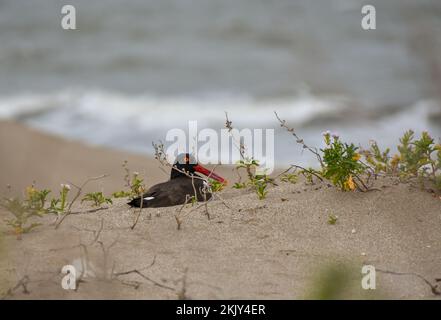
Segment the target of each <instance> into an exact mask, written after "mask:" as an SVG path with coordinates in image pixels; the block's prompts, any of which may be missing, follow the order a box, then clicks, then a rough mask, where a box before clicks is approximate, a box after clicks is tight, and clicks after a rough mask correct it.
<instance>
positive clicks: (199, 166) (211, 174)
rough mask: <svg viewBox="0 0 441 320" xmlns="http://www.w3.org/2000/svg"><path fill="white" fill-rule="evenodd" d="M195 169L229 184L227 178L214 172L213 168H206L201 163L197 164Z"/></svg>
mask: <svg viewBox="0 0 441 320" xmlns="http://www.w3.org/2000/svg"><path fill="white" fill-rule="evenodd" d="M194 170H195V171H196V172H199V173H202V174H203V175H205V176H207V177H208V178H210V179H214V180H216V181H219V182H220V183H223V184H227V180H225V179H224V178H222V177H221V176H219V175H217V174H216V173H214V172H213V171H211V170H208V169H207V168H204V167H203V166H201V165H200V164H198V165H196V166H195V167H194Z"/></svg>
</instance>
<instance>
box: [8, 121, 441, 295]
mask: <svg viewBox="0 0 441 320" xmlns="http://www.w3.org/2000/svg"><path fill="white" fill-rule="evenodd" d="M0 132H1V139H0V150H1V154H2V156H1V163H0V165H1V168H2V169H1V173H0V177H1V180H0V181H1V183H2V184H5V183H11V184H12V185H13V186H14V188H22V187H24V186H25V185H27V184H28V181H29V180H33V179H35V180H37V181H38V184H39V185H41V186H42V187H43V186H44V187H57V186H58V184H59V183H60V182H65V181H67V180H70V179H77V180H81V179H83V178H85V177H87V176H94V175H99V174H101V173H108V172H112V176H111V177H109V178H108V179H107V180H104V181H102V182H100V183H99V184H100V185H99V187H100V188H103V189H104V190H106V191H107V190H109V189H112V190H111V191H114V190H113V189H114V188H116V187H118V186H121V180H122V176H123V173H122V170H121V168H120V164H121V162H122V161H123V160H124V159H128V160H129V162H130V163H133V168H134V169H136V170H138V171H140V172H141V173H142V172H143V170H145V172H148V176H149V177H150V179H151V181H152V183H153V182H157V181H159V180H163V179H166V178H167V177H165V174H164V173H162V171H161V170H158V169H157V165H156V163H155V162H154V161H153V160H149V159H145V158H143V157H139V156H133V155H127V154H122V153H119V152H115V151H109V150H104V149H96V148H89V147H85V146H82V145H81V144H78V143H73V142H65V141H63V140H60V139H57V138H53V137H48V136H46V135H43V134H39V133H35V132H33V131H32V130H28V129H23V128H21V127H20V126H17V125H15V124H10V123H1V124H0ZM91 159H93V160H92V161H91ZM155 168H156V169H155ZM120 171H121V173H120V175H119V176H118V174H119V173H118V174H115V175H113V172H120ZM223 174H226V175H228V174H229V175H230V176H229V178H230V179H232V177H231V172H229V170H227V169H225V172H223ZM149 181H150V180H149ZM376 186H377V187H378V188H379V189H381V191H372V192H368V193H343V192H340V191H338V190H336V189H335V188H330V187H328V186H327V185H326V184H316V185H312V186H311V185H307V184H305V183H304V182H302V181H300V182H298V183H297V184H290V183H280V184H279V186H275V187H271V188H270V190H269V193H268V197H267V199H265V200H262V201H259V200H258V199H257V197H256V195H255V194H254V193H252V192H248V191H237V190H232V189H227V190H225V191H223V192H221V193H220V195H221V196H222V198H223V199H224V201H221V200H219V199H215V200H213V201H211V202H209V203H208V206H207V208H208V213H209V217H208V216H207V214H206V211H205V206H201V207H197V206H195V207H191V206H188V207H185V208H181V207H171V208H162V209H143V211H142V213H141V216H140V219H139V221H138V224H137V225H136V227H135V228H134V229H133V230H132V229H131V228H130V226H131V225H132V224H133V221H134V219H135V217H136V212H135V211H134V210H133V209H130V208H129V207H128V206H126V205H125V201H124V200H117V201H116V202H115V203H114V204H113V205H111V206H110V207H109V208H108V209H104V210H100V211H96V212H88V210H90V209H91V208H90V207H87V206H86V205H85V204H84V205H80V204H79V205H78V206H76V207H75V210H74V211H75V212H79V213H77V214H72V215H70V216H69V217H67V218H66V219H65V220H64V222H63V223H62V224H61V226H60V227H59V228H58V229H55V228H54V226H53V225H51V222H53V220H54V217H53V216H50V217H46V218H44V219H43V221H44V225H43V226H41V227H39V228H37V229H35V230H34V231H33V232H31V233H29V234H25V235H24V236H23V239H22V240H16V238H15V236H14V235H11V234H9V233H8V232H7V227H6V226H4V224H2V225H1V229H2V231H4V232H6V233H5V234H4V235H3V239H2V245H1V251H0V252H1V253H0V254H1V260H0V274H1V275H2V276H1V277H3V278H2V279H1V282H0V283H1V284H2V285H1V288H0V290H1V295H2V296H3V297H5V298H8V299H11V298H12V299H18V298H19V299H23V298H24V299H26V298H34V299H35V298H36V299H46V298H49V299H55V298H61V299H79V298H99V299H101V298H103V299H108V298H123V299H125V298H135V299H162V298H165V299H176V298H190V299H221V298H225V299H241V298H242V299H244V298H252V299H298V298H320V297H334V298H335V297H337V298H375V299H378V298H393V299H401V298H406V299H408V298H417V299H419V298H423V299H432V298H439V297H440V296H437V295H435V294H434V292H435V293H436V292H439V291H441V288H440V287H439V286H438V287H437V283H436V280H435V279H438V278H441V199H439V198H438V197H437V196H434V195H432V194H430V193H428V192H425V191H421V190H419V189H418V188H417V187H415V186H412V185H409V184H402V183H397V182H396V181H394V180H391V179H381V180H378V181H377V182H376ZM96 187H97V186H96V185H95V188H96ZM181 209H182V211H180V212H179V210H181ZM177 214H178V215H179V217H180V218H179V219H180V221H181V228H180V230H178V229H177V222H176V218H175V216H176V215H177ZM330 214H333V215H336V216H338V220H337V223H336V224H335V225H330V224H328V222H327V221H328V216H329V215H330ZM6 217H7V212H4V211H1V213H0V218H1V219H3V218H6ZM67 264H71V265H74V266H75V267H76V270H77V276H81V279H82V281H80V283H79V286H78V288H77V290H76V291H72V290H64V289H62V287H61V280H62V278H63V275H62V274H61V272H60V271H61V268H62V267H63V266H64V265H67ZM365 264H369V265H373V266H374V267H375V268H376V269H377V277H376V287H377V289H376V290H363V289H362V288H361V279H362V276H363V275H362V274H361V267H362V266H363V265H365ZM20 280H22V282H21V283H23V284H24V285H18V286H17V284H20ZM426 281H427V282H426ZM430 286H432V289H433V290H432V289H431V287H430ZM330 287H335V288H336V289H335V292H333V293H332V294H330V295H325V296H324V295H323V294H322V293H320V292H323V288H330ZM11 288H12V289H11ZM14 288H15V289H14ZM24 288H26V290H24ZM8 289H11V290H9V294H8V293H7V292H8Z"/></svg>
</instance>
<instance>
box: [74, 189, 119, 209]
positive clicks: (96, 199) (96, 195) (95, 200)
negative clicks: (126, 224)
mask: <svg viewBox="0 0 441 320" xmlns="http://www.w3.org/2000/svg"><path fill="white" fill-rule="evenodd" d="M84 201H88V202H92V206H94V207H101V206H102V205H103V204H105V203H108V204H112V203H113V202H112V199H110V198H106V197H104V195H103V193H102V192H91V193H87V194H86V195H85V196H84V197H83V199H82V200H81V202H84Z"/></svg>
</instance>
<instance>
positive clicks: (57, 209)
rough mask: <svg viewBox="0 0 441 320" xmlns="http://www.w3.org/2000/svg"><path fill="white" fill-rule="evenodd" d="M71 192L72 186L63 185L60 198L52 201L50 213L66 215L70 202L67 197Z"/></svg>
mask: <svg viewBox="0 0 441 320" xmlns="http://www.w3.org/2000/svg"><path fill="white" fill-rule="evenodd" d="M69 191H70V185H68V184H61V190H60V198H58V199H56V198H54V199H52V200H51V204H50V206H49V209H48V211H49V212H52V213H56V214H63V213H65V210H66V209H67V205H68V201H67V196H68V194H69Z"/></svg>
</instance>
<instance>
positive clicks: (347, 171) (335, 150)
mask: <svg viewBox="0 0 441 320" xmlns="http://www.w3.org/2000/svg"><path fill="white" fill-rule="evenodd" d="M323 136H324V140H325V144H326V147H325V148H324V149H321V151H322V152H323V162H324V167H323V177H325V178H326V179H328V180H330V181H331V182H332V183H333V184H334V185H335V186H338V187H339V188H340V189H341V190H343V191H349V190H355V189H356V187H357V184H356V182H355V181H354V177H357V176H358V175H359V174H361V173H364V172H365V170H366V167H365V166H364V165H363V164H362V163H361V162H360V161H359V160H360V158H361V156H360V154H359V153H357V150H358V148H357V147H355V145H354V144H353V143H351V144H347V143H343V142H341V141H340V138H339V137H338V135H336V134H334V135H332V137H331V134H330V133H329V132H325V133H324V134H323Z"/></svg>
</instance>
